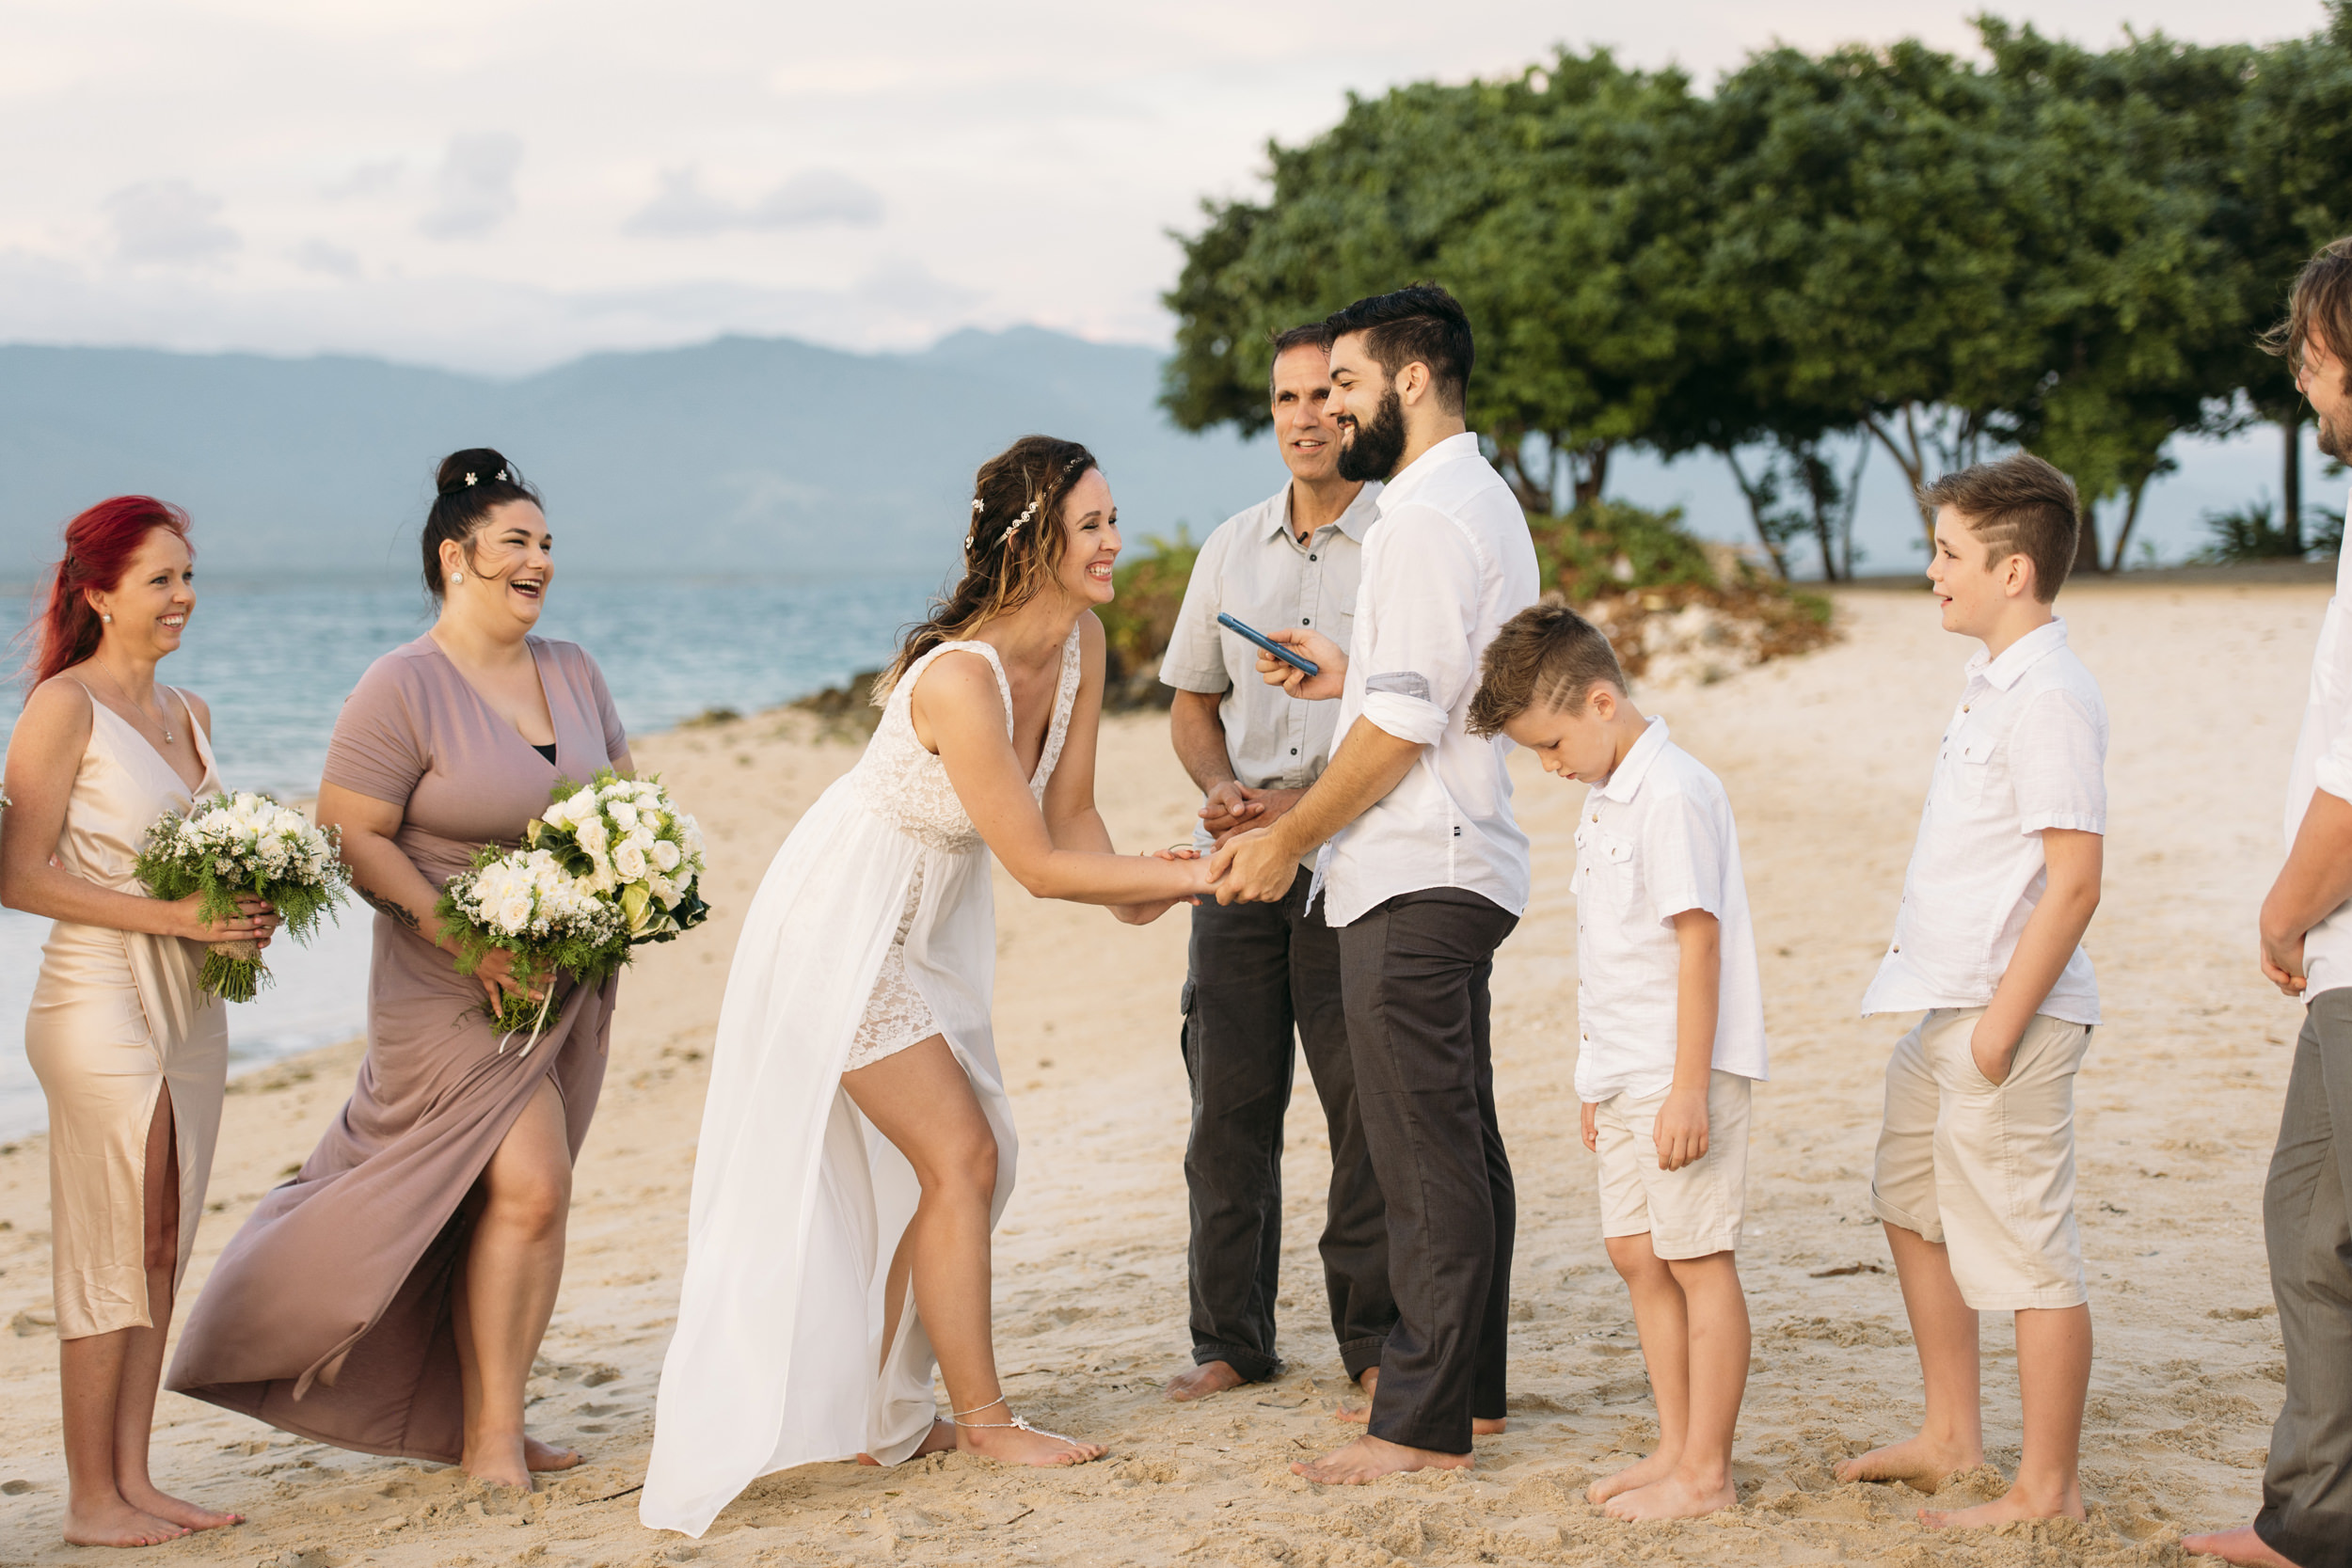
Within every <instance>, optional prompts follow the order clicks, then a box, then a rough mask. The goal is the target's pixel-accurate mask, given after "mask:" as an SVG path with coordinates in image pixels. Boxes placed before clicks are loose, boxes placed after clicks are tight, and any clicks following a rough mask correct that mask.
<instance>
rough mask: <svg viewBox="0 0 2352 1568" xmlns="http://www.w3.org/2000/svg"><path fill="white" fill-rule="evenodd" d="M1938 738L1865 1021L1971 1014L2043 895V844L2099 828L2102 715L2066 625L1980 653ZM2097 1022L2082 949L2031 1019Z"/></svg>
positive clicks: (2103, 808)
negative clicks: (1933, 1011)
mask: <svg viewBox="0 0 2352 1568" xmlns="http://www.w3.org/2000/svg"><path fill="white" fill-rule="evenodd" d="M1966 674H1967V682H1966V685H1965V687H1964V688H1963V690H1962V692H1961V696H1960V704H1959V705H1958V707H1956V708H1955V709H1954V710H1953V713H1952V720H1951V722H1950V723H1949V724H1948V725H1947V726H1946V727H1945V730H1944V739H1943V741H1942V743H1941V747H1940V749H1939V750H1938V752H1937V753H1936V759H1935V774H1934V777H1933V780H1932V782H1931V784H1929V785H1928V802H1927V807H1926V809H1925V810H1924V811H1923V812H1922V813H1921V815H1920V817H1919V837H1918V840H1917V842H1916V843H1915V845H1914V846H1913V847H1912V851H1911V866H1910V869H1909V870H1907V871H1906V872H1905V873H1904V874H1903V896H1902V902H1901V904H1900V905H1899V907H1898V908H1897V909H1896V911H1895V937H1894V940H1893V942H1890V943H1889V944H1888V946H1887V950H1886V956H1885V957H1884V958H1883V959H1881V960H1880V963H1879V971H1878V974H1877V976H1876V977H1875V978H1874V979H1872V980H1871V982H1870V989H1869V990H1867V992H1866V993H1864V995H1863V998H1862V1010H1863V1012H1864V1013H1866V1014H1867V1013H1900V1012H1917V1011H1923V1010H1925V1009H1927V1008H1930V1007H1981V1006H1985V1005H1986V1004H1988V1003H1990V1002H1991V1001H1992V1000H1993V993H1994V990H1998V989H1999V987H2000V984H2001V975H2002V974H2003V973H2004V972H2005V971H2007V970H2008V968H2009V961H2010V957H2011V956H2012V955H2014V954H2015V952H2016V951H2017V939H2018V938H2019V937H2020V936H2022V935H2024V933H2025V929H2026V921H2027V920H2028V919H2030V918H2031V917H2032V915H2033V911H2034V906H2035V905H2037V904H2039V903H2040V902H2041V901H2042V891H2043V890H2044V889H2045V888H2046V887H2048V885H2049V864H2048V862H2047V861H2046V860H2045V859H2044V857H2043V854H2042V832H2043V831H2044V830H2046V829H2050V828H2060V829H2066V830H2069V831H2071V832H2085V833H2102V834H2104V833H2105V832H2106V831H2107V789H2106V755H2107V710H2106V703H2105V701H2103V700H2102V699H2101V697H2100V695H2099V683H2098V682H2097V681H2096V680H2094V679H2092V678H2091V674H2090V670H2088V669H2087V668H2085V667H2084V665H2083V661H2082V660H2081V659H2079V658H2077V657H2074V650H2073V649H2071V648H2069V647H2068V646H2067V645H2066V623H2065V622H2064V621H2063V620H2059V619H2057V618H2055V617H2054V618H2053V619H2052V620H2051V621H2050V623H2049V624H2048V625H2047V626H2039V627H2036V628H2035V629H2034V630H2032V631H2030V632H2028V633H2026V635H2025V636H2024V637H2021V638H2019V639H2018V640H2017V641H2015V642H2012V643H2010V645H2009V647H2007V648H2005V649H2003V650H2002V652H2001V657H1998V658H1992V657H1988V656H1987V655H1986V653H1985V651H1984V650H1983V649H1979V650H1978V651H1977V655H1976V657H1973V658H1971V659H1970V660H1969V661H1968V666H1967V672H1966ZM2036 1010H2037V1011H2039V1012H2042V1013H2047V1014H2048V1015H2049V1016H2051V1017H2052V1018H2057V1019H2063V1020H2064V1021H2065V1022H2069V1023H2081V1024H2094V1023H2097V1022H2099V983H2098V979H2097V977H2096V976H2095V975H2094V974H2092V973H2091V968H2090V955H2089V954H2088V953H2086V952H2084V951H2083V950H2082V949H2081V948H2080V947H2076V948H2075V949H2074V956H2073V957H2072V958H2069V959H2068V960H2067V964H2066V969H2065V971H2064V972H2063V973H2062V974H2059V976H2058V983H2057V984H2055V985H2053V986H2052V987H2051V988H2050V994H2049V995H2048V997H2046V998H2045V999H2044V1000H2043V1001H2042V1006H2040V1007H2039V1008H2037V1009H2036Z"/></svg>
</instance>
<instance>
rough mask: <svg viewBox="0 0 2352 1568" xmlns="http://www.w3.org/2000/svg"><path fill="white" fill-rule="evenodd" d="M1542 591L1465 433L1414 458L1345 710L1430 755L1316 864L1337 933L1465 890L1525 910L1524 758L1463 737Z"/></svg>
mask: <svg viewBox="0 0 2352 1568" xmlns="http://www.w3.org/2000/svg"><path fill="white" fill-rule="evenodd" d="M1541 593H1542V586H1541V584H1540V583H1539V582H1538V580H1537V577H1536V569H1535V545H1534V540H1533V539H1531V538H1530V537H1529V536H1528V531H1527V515H1526V514H1525V513H1523V512H1521V511H1520V510H1519V503H1518V498H1517V497H1515V496H1513V495H1512V494H1511V487H1510V486H1509V485H1507V484H1505V483H1503V482H1502V475H1500V474H1498V473H1496V472H1495V471H1494V469H1493V468H1492V467H1489V466H1488V464H1487V462H1486V458H1485V456H1484V455H1482V454H1481V453H1480V451H1479V450H1478V437H1477V436H1474V435H1470V434H1469V433H1467V432H1465V433H1464V434H1462V435H1460V436H1451V437H1449V438H1447V439H1446V440H1443V441H1440V442H1438V444H1437V445H1436V446H1434V447H1432V448H1430V449H1429V450H1428V451H1425V452H1423V453H1422V454H1421V456H1419V457H1417V458H1415V459H1414V460H1413V461H1412V463H1411V464H1409V465H1408V466H1407V467H1406V468H1405V470H1404V471H1403V472H1402V473H1399V474H1398V475H1396V477H1395V478H1393V479H1391V481H1390V482H1389V485H1388V488H1387V489H1385V490H1383V491H1382V492H1381V493H1380V505H1379V512H1378V515H1377V517H1376V519H1375V521H1374V523H1373V525H1372V528H1371V530H1370V531H1368V532H1367V533H1366V534H1365V535H1364V562H1363V583H1362V585H1361V586H1360V587H1359V589H1358V590H1357V594H1356V626H1355V634H1354V636H1353V637H1352V638H1351V639H1350V641H1349V644H1348V650H1347V679H1346V682H1345V686H1344V689H1343V691H1342V693H1341V696H1340V712H1339V735H1340V743H1341V744H1344V743H1345V740H1346V736H1347V732H1348V731H1349V730H1350V729H1352V728H1354V727H1355V723H1356V721H1357V719H1358V718H1359V716H1360V717H1362V718H1364V719H1368V720H1370V721H1372V722H1373V723H1374V724H1376V725H1378V726H1379V727H1380V728H1381V729H1383V730H1386V731H1387V732H1388V733H1389V734H1391V735H1392V736H1396V737H1397V738H1398V739H1399V740H1409V741H1412V742H1413V743H1414V744H1416V745H1418V746H1420V747H1422V753H1421V755H1420V757H1419V758H1418V759H1417V760H1416V761H1415V762H1414V764H1413V768H1412V771H1411V772H1409V773H1407V774H1406V775H1405V779H1404V782H1403V783H1401V784H1398V785H1397V786H1396V787H1395V788H1394V789H1392V790H1391V791H1390V792H1389V793H1388V794H1387V795H1386V796H1383V797H1382V798H1381V799H1380V800H1378V801H1376V802H1375V803H1374V805H1373V806H1372V807H1371V809H1370V810H1368V811H1366V812H1365V813H1364V814H1363V815H1362V816H1359V817H1358V818H1357V819H1356V820H1355V821H1353V822H1351V823H1349V824H1348V825H1347V827H1345V828H1344V829H1343V830H1341V832H1340V833H1339V834H1338V836H1336V837H1335V838H1333V839H1332V840H1331V842H1330V844H1329V845H1327V847H1325V849H1324V852H1323V856H1322V858H1321V860H1320V861H1319V862H1318V863H1317V869H1318V871H1319V873H1320V879H1321V884H1322V889H1323V900H1324V918H1325V919H1326V920H1327V921H1329V922H1330V923H1331V924H1332V925H1334V926H1345V925H1348V924H1350V923H1351V922H1353V921H1356V920H1359V919H1360V918H1362V917H1363V916H1364V915H1365V914H1367V913H1369V912H1370V911H1372V910H1373V909H1375V907H1377V906H1378V905H1380V904H1381V903H1383V902H1385V901H1387V900H1388V899H1391V898H1393V897H1395V896H1397V895H1399V894H1404V893H1419V892H1422V891H1423V890H1425V889H1429V888H1461V889H1464V890H1466V891H1468V892H1470V893H1475V894H1477V895H1480V896H1481V897H1483V898H1486V899H1487V900H1488V901H1489V902H1491V903H1494V904H1496V905H1498V906H1500V907H1501V908H1502V909H1504V910H1507V911H1510V912H1511V913H1512V914H1514V915H1517V914H1519V913H1521V912H1523V911H1525V910H1526V908H1527V892H1528V860H1527V835H1526V834H1525V833H1523V832H1520V831H1519V825H1518V822H1516V821H1514V820H1513V819H1512V816H1511V780H1510V777H1509V775H1508V774H1506V773H1505V772H1504V771H1503V767H1502V759H1503V757H1504V756H1505V755H1506V754H1507V753H1508V752H1509V751H1510V748H1511V743H1510V742H1509V741H1508V740H1505V739H1503V738H1502V736H1496V737H1495V738H1493V739H1491V740H1480V739H1477V738H1475V737H1474V736H1471V735H1470V732H1469V730H1468V729H1467V728H1465V727H1464V720H1465V718H1466V717H1467V715H1468V714H1469V711H1470V698H1471V697H1472V696H1473V695H1474V694H1475V693H1476V692H1477V690H1478V661H1479V658H1480V657H1481V656H1483V655H1484V654H1485V653H1486V644H1487V643H1489V642H1492V641H1494V639H1495V633H1496V632H1498V631H1499V630H1501V629H1502V623H1503V622H1505V621H1507V620H1509V619H1510V618H1511V617H1512V616H1514V615H1516V614H1518V612H1519V611H1520V610H1525V609H1526V608H1527V607H1528V606H1529V605H1531V604H1534V602H1535V600H1536V599H1537V598H1538V597H1539V596H1540V595H1541Z"/></svg>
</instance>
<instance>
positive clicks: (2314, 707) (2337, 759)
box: [2287, 551, 2352, 1002]
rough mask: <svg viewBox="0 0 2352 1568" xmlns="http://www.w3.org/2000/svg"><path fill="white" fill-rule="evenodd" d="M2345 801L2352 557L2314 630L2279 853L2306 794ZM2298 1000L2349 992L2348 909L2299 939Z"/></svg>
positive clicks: (2342, 562) (2306, 802)
mask: <svg viewBox="0 0 2352 1568" xmlns="http://www.w3.org/2000/svg"><path fill="white" fill-rule="evenodd" d="M2321 789H2324V790H2326V791H2327V792H2328V794H2330V795H2333V796H2334V797H2336V798H2337V799H2338V800H2352V551H2347V552H2345V553H2344V554H2343V555H2340V556H2338V557H2337V558H2336V594H2335V597H2334V598H2332V599H2329V600H2328V613H2327V616H2326V618H2325V619H2323V620H2322V621H2321V622H2320V624H2319V647H2318V650H2317V651H2316V652H2314V653H2313V654H2312V687H2311V695H2310V697H2309V699H2308V700H2307V701H2306V703H2305V705H2304V708H2303V733H2302V736H2300V738H2298V739H2297V740H2296V744H2295V767H2294V769H2293V770H2292V771H2291V772H2289V773H2288V775H2287V847H2288V848H2290V849H2292V848H2293V847H2295V835H2296V833H2297V832H2300V831H2301V830H2302V827H2303V814H2304V813H2305V812H2307V811H2309V810H2310V809H2311V805H2312V791H2314V790H2321ZM2303 974H2304V978H2305V979H2306V980H2307V981H2308V982H2309V984H2308V986H2307V987H2306V988H2305V990H2304V993H2303V998H2304V1000H2305V1001H2307V1002H2308V1001H2310V1000H2311V999H2312V997H2315V996H2317V995H2318V994H2319V993H2320V992H2321V991H2324V990H2339V989H2341V988H2343V987H2344V986H2352V902H2347V903H2344V904H2339V905H2337V906H2336V907H2335V909H2333V910H2332V911H2329V912H2328V918H2327V919H2325V920H2323V921H2321V922H2320V923H2319V924H2318V925H2316V926H2314V927H2312V928H2311V930H2310V931H2309V932H2307V933H2306V934H2305V935H2304V938H2303Z"/></svg>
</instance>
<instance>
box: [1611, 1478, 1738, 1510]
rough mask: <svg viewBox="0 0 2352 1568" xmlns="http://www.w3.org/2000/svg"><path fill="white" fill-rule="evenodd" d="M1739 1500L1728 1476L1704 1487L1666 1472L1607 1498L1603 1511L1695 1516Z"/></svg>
mask: <svg viewBox="0 0 2352 1568" xmlns="http://www.w3.org/2000/svg"><path fill="white" fill-rule="evenodd" d="M1739 1500H1740V1494H1739V1493H1738V1492H1736V1491H1734V1490H1733V1489H1732V1485H1731V1478H1730V1477H1729V1476H1725V1477H1724V1479H1723V1480H1722V1481H1718V1482H1717V1483H1716V1484H1714V1485H1712V1486H1708V1485H1705V1484H1703V1483H1701V1482H1699V1481H1693V1480H1692V1479H1691V1478H1690V1477H1688V1476H1680V1475H1670V1476H1668V1477H1666V1478H1665V1479H1664V1480H1662V1481H1652V1482H1650V1484H1649V1485H1647V1486H1637V1487H1635V1488H1634V1489H1633V1490H1632V1491H1630V1492H1625V1493H1621V1494H1619V1495H1618V1496H1616V1497H1612V1498H1610V1499H1609V1503H1608V1506H1607V1508H1606V1510H1605V1511H1604V1512H1606V1513H1608V1515H1609V1517H1611V1518H1612V1519H1695V1518H1697V1517H1698V1516H1699V1515H1700V1514H1702V1513H1719V1512H1721V1511H1722V1510H1724V1509H1726V1508H1729V1507H1730V1506H1731V1505H1732V1504H1734V1503H1736V1502H1738V1501H1739Z"/></svg>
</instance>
